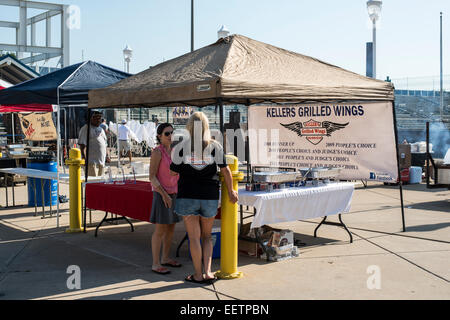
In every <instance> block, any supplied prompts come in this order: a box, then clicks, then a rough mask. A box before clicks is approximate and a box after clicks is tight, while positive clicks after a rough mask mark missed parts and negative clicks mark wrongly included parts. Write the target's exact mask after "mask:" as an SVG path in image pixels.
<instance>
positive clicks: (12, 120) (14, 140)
mask: <svg viewBox="0 0 450 320" xmlns="http://www.w3.org/2000/svg"><path fill="white" fill-rule="evenodd" d="M11 128H12V140H13V143H12V144H15V143H16V133H15V132H14V131H15V130H14V112H11Z"/></svg>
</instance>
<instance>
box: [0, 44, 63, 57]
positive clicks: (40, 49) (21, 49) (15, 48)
mask: <svg viewBox="0 0 450 320" xmlns="http://www.w3.org/2000/svg"><path fill="white" fill-rule="evenodd" d="M0 50H5V51H16V52H31V53H58V54H60V55H61V54H62V49H61V48H47V47H39V46H18V45H13V44H4V43H0Z"/></svg>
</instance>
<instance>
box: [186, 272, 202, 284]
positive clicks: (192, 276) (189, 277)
mask: <svg viewBox="0 0 450 320" xmlns="http://www.w3.org/2000/svg"><path fill="white" fill-rule="evenodd" d="M184 281H187V282H192V283H198V284H205V283H207V282H206V281H205V279H202V280H200V281H198V280H195V278H194V275H193V274H191V275H190V276H187V277H186V278H185V279H184Z"/></svg>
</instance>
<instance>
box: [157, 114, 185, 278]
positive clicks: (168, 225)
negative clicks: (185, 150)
mask: <svg viewBox="0 0 450 320" xmlns="http://www.w3.org/2000/svg"><path fill="white" fill-rule="evenodd" d="M156 133H157V139H158V142H159V146H158V147H156V148H155V149H154V150H153V152H152V156H151V160H150V182H151V183H152V188H153V204H152V212H151V216H150V222H151V223H154V224H156V229H155V232H154V233H153V236H152V255H153V264H152V271H153V272H156V273H159V274H168V273H170V270H169V269H167V268H166V267H175V268H179V267H181V264H179V263H178V262H177V261H175V260H172V259H169V254H170V245H171V243H172V236H173V232H174V229H175V224H176V223H177V222H179V221H181V219H180V218H179V217H178V215H177V214H176V213H175V212H174V210H173V208H174V204H175V199H176V195H177V192H178V176H174V175H172V174H171V173H170V164H171V163H172V160H171V158H170V153H171V144H172V134H173V127H172V125H171V124H169V123H163V124H161V125H159V126H158V128H157V130H156ZM161 245H162V257H161V259H160V253H161Z"/></svg>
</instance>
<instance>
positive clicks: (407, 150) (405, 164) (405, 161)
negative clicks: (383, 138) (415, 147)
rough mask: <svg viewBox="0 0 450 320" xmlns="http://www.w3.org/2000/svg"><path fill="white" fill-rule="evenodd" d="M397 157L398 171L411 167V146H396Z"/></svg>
mask: <svg viewBox="0 0 450 320" xmlns="http://www.w3.org/2000/svg"><path fill="white" fill-rule="evenodd" d="M398 155H399V163H400V170H401V169H408V168H409V167H411V145H410V144H399V145H398Z"/></svg>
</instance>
